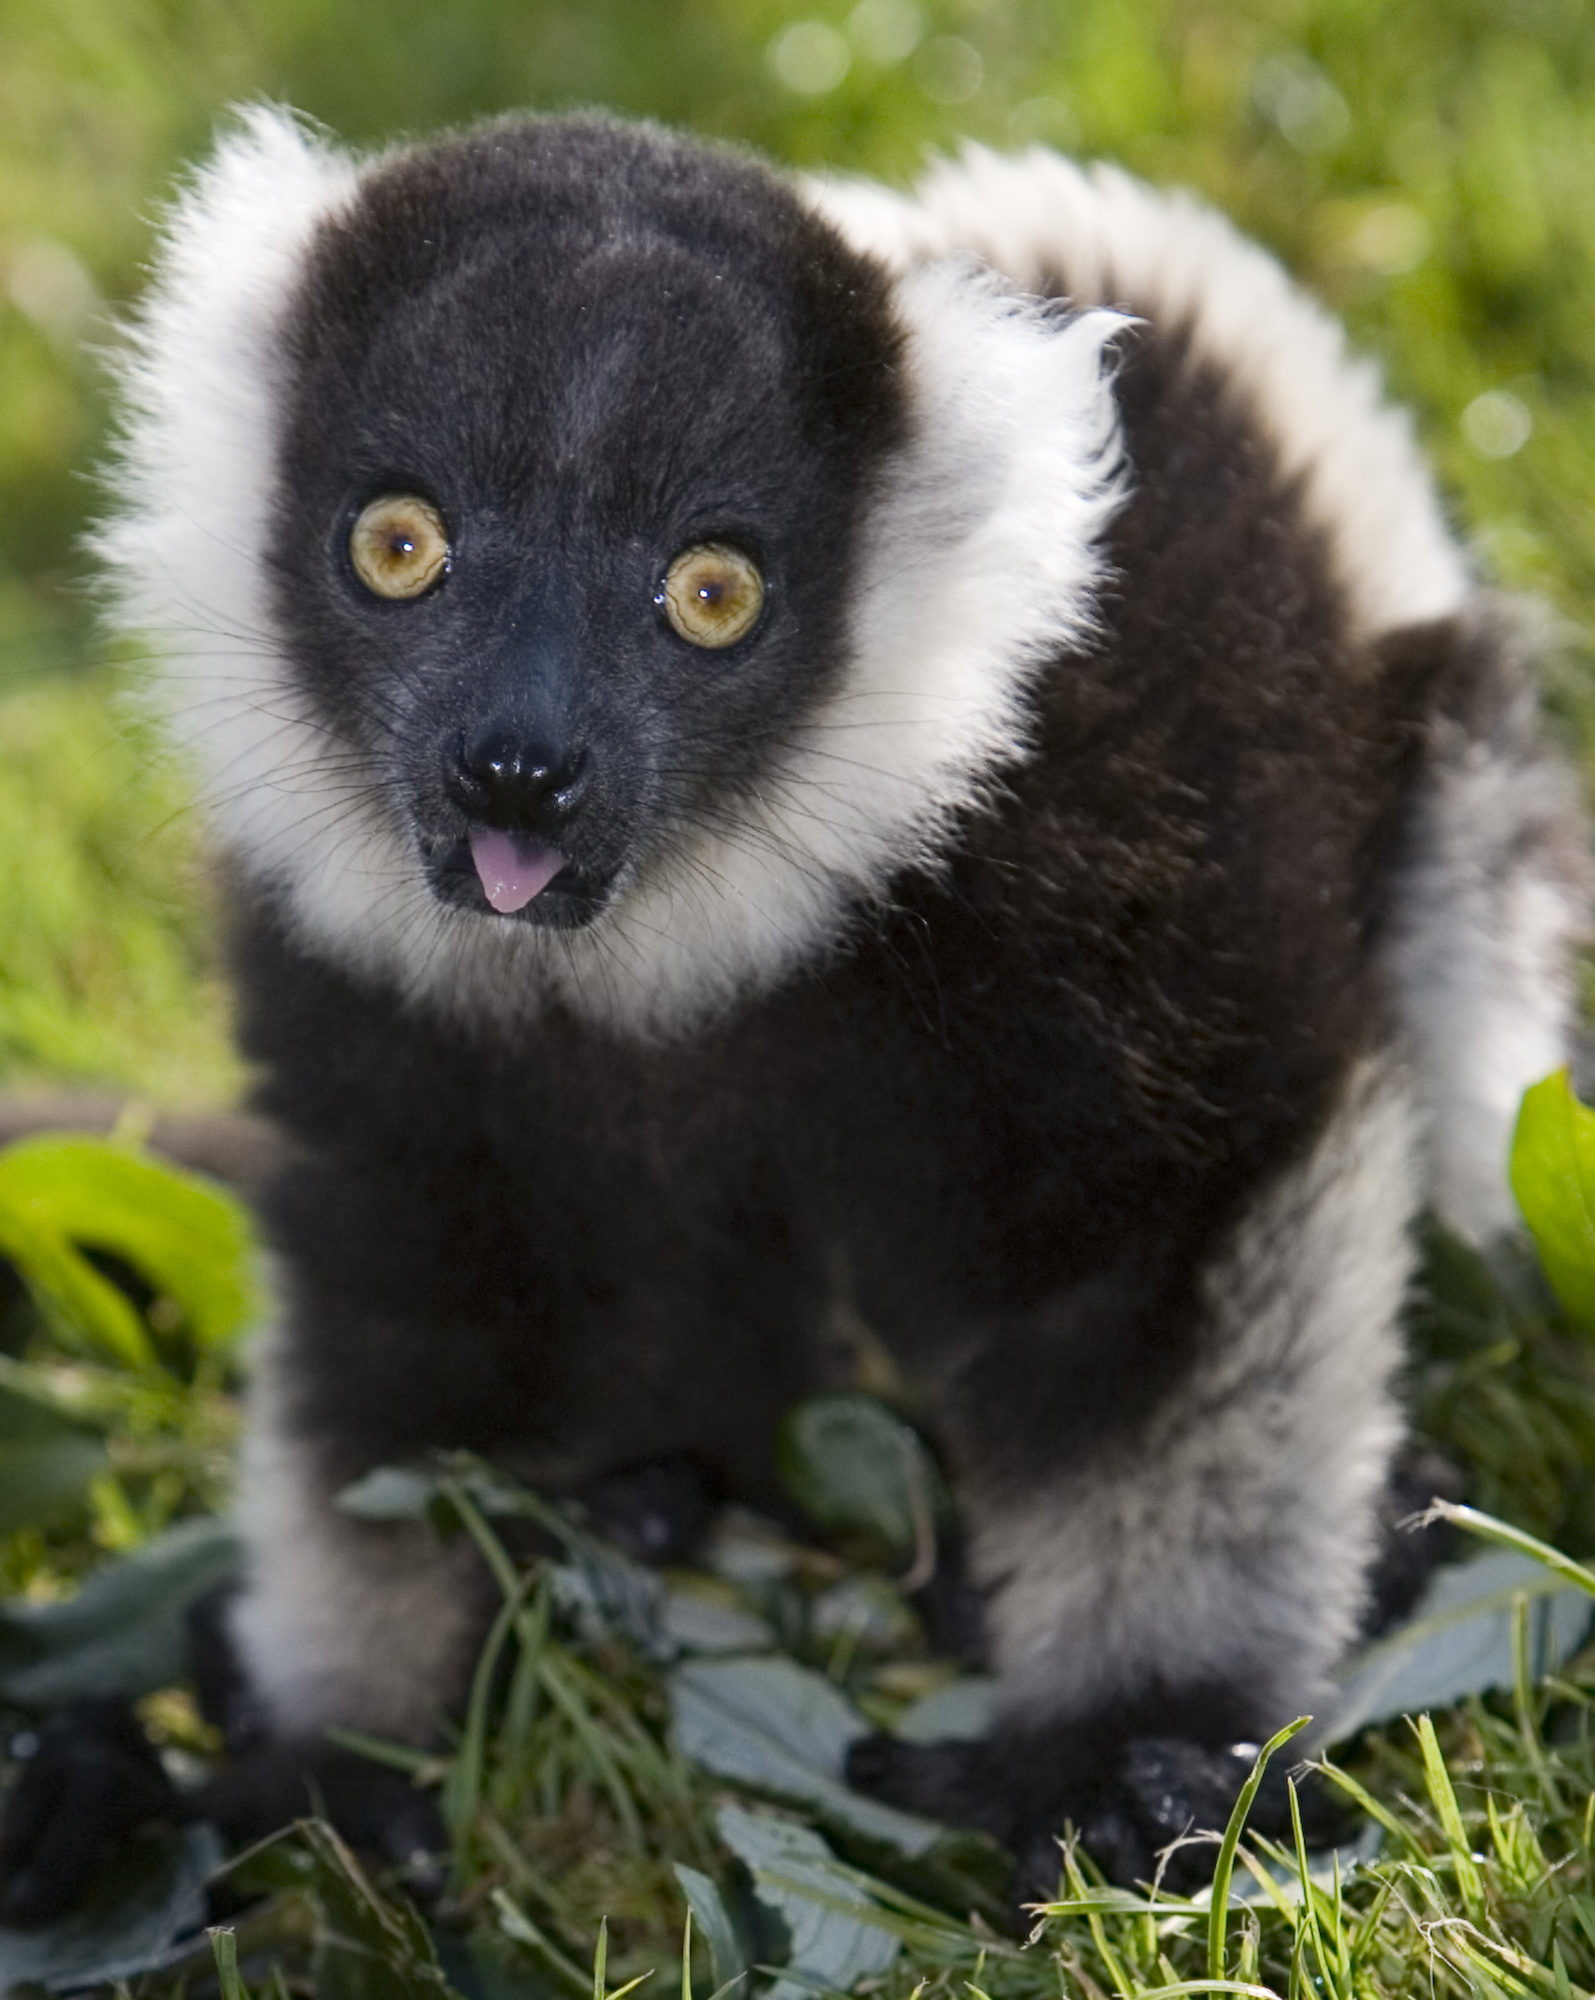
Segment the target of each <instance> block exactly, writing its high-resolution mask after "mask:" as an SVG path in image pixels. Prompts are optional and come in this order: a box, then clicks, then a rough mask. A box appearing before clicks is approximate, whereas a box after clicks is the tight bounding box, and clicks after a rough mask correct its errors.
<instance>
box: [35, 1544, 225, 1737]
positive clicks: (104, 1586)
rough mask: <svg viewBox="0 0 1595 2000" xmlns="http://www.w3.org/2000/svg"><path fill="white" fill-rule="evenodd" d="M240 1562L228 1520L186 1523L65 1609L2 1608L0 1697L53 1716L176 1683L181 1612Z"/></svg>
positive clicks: (105, 1574) (183, 1657)
mask: <svg viewBox="0 0 1595 2000" xmlns="http://www.w3.org/2000/svg"><path fill="white" fill-rule="evenodd" d="M240 1555H241V1550H240V1546H239V1543H238V1540H237V1537H236V1536H235V1535H234V1534H233V1532H232V1530H231V1529H230V1528H229V1527H228V1526H227V1525H226V1524H225V1523H223V1522H221V1521H214V1520H203V1521H184V1522H182V1523H180V1524H179V1525H178V1526H177V1527H175V1528H170V1529H168V1530H167V1532H166V1533H165V1534H164V1535H160V1536H158V1537H157V1538H156V1539H155V1540H154V1541H153V1542H149V1543H147V1544H146V1545H145V1547H143V1548H142V1549H140V1550H138V1551H137V1553H136V1554H134V1555H132V1556H129V1557H127V1558H126V1560H124V1561H120V1562H116V1563H112V1564H111V1565H110V1566H109V1567H108V1568H106V1569H103V1570H100V1571H99V1572H97V1573H96V1574H95V1575H94V1576H91V1577H90V1578H89V1580H88V1582H87V1583H86V1584H85V1585H84V1586H83V1588H82V1589H81V1590H80V1591H79V1592H78V1594H77V1596H76V1597H72V1598H69V1599H68V1600H67V1601H66V1602H65V1603H64V1604H7V1605H4V1606H0V1700H5V1701H12V1702H16V1703H17V1704H19V1705H20V1706H21V1707H23V1708H32V1709H50V1708H58V1707H61V1706H63V1705H64V1704H66V1703H67V1702H71V1701H76V1700H78V1699H79V1698H80V1697H81V1696H83V1695H92V1694H104V1693H106V1692H107V1691H109V1690H114V1691H115V1692H116V1693H118V1694H124V1695H127V1696H128V1697H130V1698H136V1697H137V1696H139V1695H144V1694H150V1693H152V1692H153V1691H154V1690H155V1689H156V1688H160V1687H167V1686H169V1685H170V1684H171V1683H172V1682H173V1681H175V1680H180V1679H181V1678H182V1676H183V1673H184V1671H185V1669H186V1664H187V1629H186V1624H185V1614H186V1612H187V1609H188V1607H189V1605H190V1604H192V1603H193V1602H194V1600H195V1599H196V1598H197V1597H201V1596H203V1594H204V1593H205V1592H206V1591H207V1590H209V1589H210V1588H211V1587H212V1586H213V1585H214V1584H217V1583H220V1582H222V1581H223V1580H224V1579H225V1578H226V1577H228V1576H230V1575H231V1574H232V1573H233V1572H234V1570H235V1569H236V1568H237V1566H238V1562H239V1559H240Z"/></svg>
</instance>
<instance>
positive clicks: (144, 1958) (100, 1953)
mask: <svg viewBox="0 0 1595 2000" xmlns="http://www.w3.org/2000/svg"><path fill="white" fill-rule="evenodd" d="M221 1861H222V1852H221V1843H220V1842H219V1841H218V1839H217V1838H216V1834H215V1832H214V1830H213V1829H212V1828H210V1827H208V1826H191V1827H188V1828H186V1829H185V1830H184V1831H183V1832H182V1833H181V1834H178V1835H174V1836H169V1837H167V1838H164V1839H160V1840H143V1841H139V1842H136V1843H135V1844H133V1845H131V1846H129V1847H125V1848H124V1849H123V1850H122V1851H121V1853H120V1854H118V1855H117V1856H116V1858H115V1860H114V1861H113V1862H112V1863H111V1864H110V1865H109V1866H108V1867H107V1869H106V1871H105V1873H104V1875H103V1876H102V1878H101V1879H100V1881H99V1883H98V1885H97V1887H96V1892H95V1895H94V1897H93V1900H92V1901H91V1902H89V1903H88V1904H86V1905H85V1906H84V1907H83V1908H82V1909H80V1910H75V1911H73V1913H72V1914H71V1915H70V1916H68V1917H62V1918H60V1919H58V1920H57V1921H56V1922H55V1923H53V1924H44V1925H40V1926H38V1927H37V1928H30V1929H28V1930H14V1929H11V1928H9V1927H7V1926H0V1992H9V1991H10V1989H11V1988H12V1987H14V1986H22V1985H30V1986H33V1985H37V1986H44V1987H48V1988H49V1989H50V1990H51V1991H52V1992H56V1993H76V1992H80V1991H82V1990H83V1989H84V1988H85V1987H91V1986H112V1985H118V1984H121V1983H122V1982H125V1981H132V1980H135V1979H137V1978H138V1977H139V1975H140V1974H141V1973H146V1972H158V1971H159V1970H160V1969H161V1968H162V1967H163V1966H167V1965H171V1964H173V1963H175V1961H176V1960H178V1959H179V1958H182V1957H184V1956H185V1955H186V1954H187V1953H188V1952H190V1951H191V1950H192V1949H193V1947H194V1945H195V1944H196V1942H202V1941H203V1940H202V1939H201V1938H200V1932H201V1930H202V1928H203V1926H204V1923H205V1917H206V1910H205V1883H206V1881H207V1879H208V1878H209V1877H210V1876H211V1875H213V1874H214V1873H215V1872H216V1870H217V1869H218V1868H219V1867H220V1866H221Z"/></svg>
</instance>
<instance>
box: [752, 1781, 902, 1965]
mask: <svg viewBox="0 0 1595 2000" xmlns="http://www.w3.org/2000/svg"><path fill="white" fill-rule="evenodd" d="M716 1820H717V1823H718V1825H719V1828H720V1838H721V1839H722V1840H723V1841H724V1842H725V1844H726V1846H727V1847H729V1848H730V1849H731V1852H732V1853H733V1854H734V1855H736V1857H737V1859H738V1860H739V1861H741V1862H742V1863H743V1865H744V1866H745V1867H746V1869H747V1870H748V1873H749V1874H750V1875H751V1876H752V1877H753V1893H754V1894H755V1895H756V1896H757V1897H758V1899H759V1901H760V1902H761V1903H763V1904H764V1906H765V1907H766V1908H767V1909H770V1910H774V1911H775V1913H776V1914H777V1915H778V1916H779V1917H780V1918H781V1920H782V1922H783V1923H784V1924H785V1925H786V1929H787V1935H788V1937H789V1938H790V1939H791V1949H790V1952H789V1954H788V1959H787V1963H788V1965H789V1967H790V1968H791V1970H792V1971H793V1972H794V1973H796V1974H798V1975H799V1976H800V1977H799V1979H781V1980H777V1982H776V1984H775V1985H774V1986H773V1987H771V1989H770V1991H769V1993H768V1994H767V1995H766V1996H765V2000H800V1996H803V2000H806V1996H807V1995H808V1994H809V1993H810V1992H811V1991H812V1990H813V1988H814V1987H815V1986H819V1987H824V1988H830V1989H832V1990H834V1991H838V1992H843V1993H846V1992H848V1991H850V1990H851V1988H852V1987H853V1986H854V1985H855V1984H856V1983H857V1981H859V1980H860V1979H864V1978H867V1977H869V1976H870V1975H871V1974H874V1973H881V1972H884V1971H885V1970H886V1969H887V1967H888V1966H889V1965H890V1964H891V1963H892V1961H893V1959H895V1958H896V1956H897V1954H898V1952H899V1950H900V1949H901V1940H900V1939H899V1938H898V1937H897V1936H896V1935H895V1934H894V1933H893V1932H892V1931H890V1930H888V1929H887V1928H886V1927H885V1926H884V1925H883V1924H881V1923H879V1922H878V1921H875V1905H874V1903H872V1902H871V1901H870V1899H869V1897H868V1896H867V1895H866V1894H865V1893H864V1891H863V1890H862V1889H861V1888H860V1887H859V1885H858V1883H857V1882H856V1881H855V1880H854V1878H853V1875H852V1873H851V1871H849V1870H846V1869H844V1868H842V1867H841V1866H840V1865H839V1864H838V1862H837V1860H836V1857H835V1856H834V1855H833V1854H832V1852H831V1850H830V1848H829V1847H827V1846H826V1844H825V1842H824V1840H823V1839H821V1837H820V1835H819V1834H817V1833H815V1832H814V1831H813V1830H812V1829H811V1828H809V1827H806V1826H795V1825H794V1824H793V1823H792V1821H791V1820H786V1819H777V1818H776V1817H775V1815H774V1814H773V1813H751V1812H744V1811H743V1810H742V1809H741V1807H739V1806H722V1807H721V1808H720V1810H719V1812H718V1814H717V1815H716Z"/></svg>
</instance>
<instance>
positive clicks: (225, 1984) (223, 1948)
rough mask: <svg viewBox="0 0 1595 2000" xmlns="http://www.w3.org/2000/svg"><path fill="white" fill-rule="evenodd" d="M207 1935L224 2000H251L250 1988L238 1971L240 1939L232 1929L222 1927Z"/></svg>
mask: <svg viewBox="0 0 1595 2000" xmlns="http://www.w3.org/2000/svg"><path fill="white" fill-rule="evenodd" d="M207 1935H208V1936H209V1938H210V1948H211V1952H212V1954H213V1955H214V1957H215V1960H216V1977H217V1979H218V1980H219V1981H220V1982H221V1989H222V2000H249V1988H248V1987H247V1986H246V1985H245V1984H244V1980H243V1975H242V1973H240V1971H239V1970H238V1939H237V1938H236V1937H235V1936H234V1935H233V1933H232V1931H231V1929H230V1928H226V1927H221V1926H218V1927H217V1928H216V1929H215V1930H213V1931H210V1932H209V1933H207Z"/></svg>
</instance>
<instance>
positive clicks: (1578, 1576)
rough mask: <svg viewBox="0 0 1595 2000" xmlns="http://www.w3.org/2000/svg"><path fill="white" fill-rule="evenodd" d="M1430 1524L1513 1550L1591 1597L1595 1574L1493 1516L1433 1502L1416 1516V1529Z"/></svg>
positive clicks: (1451, 1503)
mask: <svg viewBox="0 0 1595 2000" xmlns="http://www.w3.org/2000/svg"><path fill="white" fill-rule="evenodd" d="M1432 1521H1449V1522H1451V1523H1452V1525H1453V1526H1455V1527H1458V1528H1466V1530H1467V1531H1468V1533H1469V1534H1470V1535H1477V1536H1478V1537H1479V1539H1480V1540H1481V1541H1485V1542H1498V1543H1499V1544H1500V1546H1501V1547H1502V1548H1504V1549H1516V1550H1517V1552H1518V1553H1519V1555H1525V1556H1532V1557H1533V1558H1534V1560H1535V1561H1536V1562H1537V1563H1543V1564H1544V1566H1545V1568H1546V1569H1548V1570H1550V1571H1551V1573H1552V1574H1553V1575H1555V1576H1559V1577H1561V1578H1563V1579H1564V1581H1566V1582H1568V1583H1570V1584H1572V1585H1573V1586H1574V1587H1575V1589H1578V1590H1582V1591H1584V1592H1586V1593H1587V1594H1588V1595H1589V1596H1591V1597H1595V1570H1590V1569H1586V1568H1585V1567H1584V1565H1583V1564H1582V1563H1580V1562H1574V1560H1573V1558H1572V1557H1571V1556H1565V1555H1563V1554H1562V1552H1561V1550H1560V1549H1555V1548H1552V1546H1551V1544H1550V1543H1549V1542H1542V1541H1541V1540H1540V1539H1539V1538H1538V1537H1537V1536H1535V1535H1530V1534H1527V1533H1526V1532H1525V1531H1524V1530H1523V1529H1522V1528H1514V1527H1512V1526H1511V1524H1510V1523H1509V1522H1506V1521H1498V1520H1497V1519H1496V1518H1495V1516H1494V1515H1493V1514H1485V1513H1481V1512H1480V1510H1479V1509H1478V1508H1477V1507H1464V1506H1461V1505H1460V1504H1459V1503H1458V1502H1456V1501H1454V1500H1436V1501H1435V1503H1434V1505H1433V1506H1432V1507H1427V1508H1425V1510H1424V1511H1423V1513H1422V1514H1420V1515H1419V1516H1418V1524H1419V1525H1420V1526H1427V1525H1428V1524H1429V1523H1430V1522H1432Z"/></svg>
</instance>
